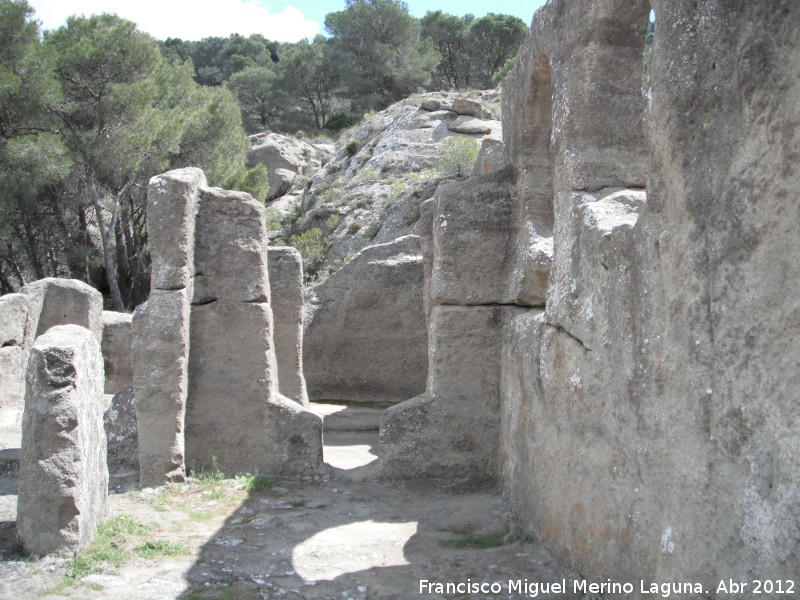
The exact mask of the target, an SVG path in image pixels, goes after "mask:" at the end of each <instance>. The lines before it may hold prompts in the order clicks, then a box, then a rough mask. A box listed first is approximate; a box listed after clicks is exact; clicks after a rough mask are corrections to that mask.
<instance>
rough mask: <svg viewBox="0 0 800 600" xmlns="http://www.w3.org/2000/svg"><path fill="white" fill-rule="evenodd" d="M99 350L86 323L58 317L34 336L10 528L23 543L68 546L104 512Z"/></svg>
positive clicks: (42, 550)
mask: <svg viewBox="0 0 800 600" xmlns="http://www.w3.org/2000/svg"><path fill="white" fill-rule="evenodd" d="M107 499H108V470H107V468H106V435H105V432H104V431H103V356H102V353H101V352H100V344H99V343H98V342H97V339H96V338H95V336H94V334H93V333H92V332H90V331H89V330H88V329H85V328H83V327H79V326H77V325H60V326H56V327H53V328H51V329H49V330H48V331H47V332H46V333H45V334H43V335H42V336H40V337H38V338H37V339H36V342H35V344H34V345H33V348H32V349H31V357H30V361H29V363H28V375H27V390H26V395H25V414H24V417H23V421H22V451H21V455H20V473H19V498H18V503H17V529H18V531H19V536H20V539H21V540H22V545H23V546H24V548H25V550H26V551H27V552H29V553H31V554H35V555H38V556H42V555H45V554H51V553H54V552H75V551H77V550H81V549H84V548H86V547H87V546H88V545H89V544H90V543H91V542H92V540H93V538H94V535H95V532H96V531H97V526H98V524H99V523H100V522H101V521H102V519H103V518H104V517H105V514H106V505H107Z"/></svg>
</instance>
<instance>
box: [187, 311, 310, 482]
mask: <svg viewBox="0 0 800 600" xmlns="http://www.w3.org/2000/svg"><path fill="white" fill-rule="evenodd" d="M271 318H272V315H271V311H270V308H269V305H268V304H265V303H247V302H235V301H231V300H225V299H223V300H217V301H216V302H213V303H211V304H206V305H202V306H194V307H192V336H191V345H192V353H191V360H190V368H189V373H190V377H189V382H190V385H189V399H188V404H187V412H186V461H187V465H188V466H189V467H190V468H193V469H203V468H208V467H210V466H211V464H212V459H213V458H214V457H216V459H217V461H218V465H219V468H220V469H221V470H222V471H223V472H225V473H227V474H230V475H233V474H241V473H248V472H249V473H262V474H273V475H276V474H291V475H298V474H306V473H311V472H316V471H318V470H319V468H320V467H321V464H322V421H321V419H319V417H317V416H316V415H313V414H312V413H309V412H306V411H304V410H303V409H302V407H301V406H300V405H299V404H297V403H295V402H292V401H290V400H287V399H286V398H283V397H281V396H280V395H279V394H278V385H277V377H276V373H277V370H276V366H275V355H274V350H273V348H272V346H271V341H272V323H271Z"/></svg>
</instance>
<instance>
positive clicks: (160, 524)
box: [0, 406, 578, 600]
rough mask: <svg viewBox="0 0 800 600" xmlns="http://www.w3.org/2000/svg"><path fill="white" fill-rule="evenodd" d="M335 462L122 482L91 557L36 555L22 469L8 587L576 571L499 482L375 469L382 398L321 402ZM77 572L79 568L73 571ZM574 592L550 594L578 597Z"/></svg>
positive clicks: (197, 592)
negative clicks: (305, 471)
mask: <svg viewBox="0 0 800 600" xmlns="http://www.w3.org/2000/svg"><path fill="white" fill-rule="evenodd" d="M316 410H317V411H318V412H321V413H323V414H325V415H326V417H325V418H326V444H325V458H326V462H327V463H328V472H327V473H325V474H324V475H323V476H320V477H318V478H316V479H313V480H306V481H265V480H262V479H258V478H238V479H220V478H218V477H215V476H214V474H213V473H206V474H202V475H200V476H199V477H198V478H196V479H193V480H191V481H189V482H187V483H185V484H180V485H170V486H167V487H163V488H156V489H138V488H137V487H136V486H130V485H126V484H125V483H124V482H120V481H118V482H116V483H115V484H114V485H115V488H116V489H115V490H114V492H115V493H114V494H113V495H112V496H111V502H110V504H111V514H110V515H109V518H110V521H109V525H107V526H106V528H105V529H106V533H105V535H100V536H99V537H98V540H99V543H98V542H96V543H95V546H94V547H93V549H92V550H91V551H90V552H88V553H87V554H85V555H84V557H83V558H79V559H73V558H69V557H62V558H52V557H51V558H45V559H41V560H37V559H31V558H24V557H22V556H21V555H20V554H19V549H18V548H17V546H16V544H15V534H16V531H15V524H14V519H15V513H16V478H15V476H14V475H13V473H8V472H7V473H6V474H5V475H3V476H2V477H0V555H1V556H0V598H7V599H11V598H13V599H15V600H23V599H27V598H39V597H42V596H44V595H50V596H53V597H65V598H75V599H78V598H80V599H94V598H113V599H117V598H118V599H134V598H135V599H137V600H162V599H164V600H166V599H184V600H189V599H192V600H199V599H206V598H207V599H217V600H250V599H253V600H255V599H265V598H307V599H311V598H315V599H334V598H337V599H339V598H353V599H356V598H363V599H366V598H375V599H377V598H383V599H389V598H393V599H394V598H396V599H403V598H412V597H418V596H422V597H428V598H529V597H531V595H530V589H529V591H528V593H525V592H520V591H516V590H515V591H509V584H508V582H509V581H517V580H521V581H522V582H523V584H524V583H525V582H524V580H526V579H527V581H528V583H529V584H530V583H540V582H542V583H543V582H558V581H561V580H562V579H566V580H567V583H568V584H569V586H571V581H572V579H574V578H575V574H574V573H571V572H569V571H568V570H566V569H564V568H563V567H562V566H560V565H559V564H558V563H557V562H556V561H555V560H554V559H553V558H552V557H550V556H549V555H548V554H547V552H546V551H545V550H544V549H543V548H542V547H541V546H540V545H538V544H537V543H535V542H532V541H531V540H529V539H526V538H524V537H522V536H518V535H515V534H514V532H513V531H509V528H508V524H507V515H506V512H505V510H504V509H503V503H502V502H501V498H500V497H499V496H498V495H497V494H496V493H495V492H494V491H493V490H492V489H474V488H471V487H467V486H465V485H463V484H460V483H458V482H449V483H441V482H439V483H436V482H407V483H397V482H387V481H380V480H378V479H376V478H375V476H374V475H375V473H374V467H375V465H376V464H377V463H376V460H377V457H376V452H377V432H376V431H375V430H374V427H375V423H376V415H377V414H378V413H377V411H375V409H364V408H358V409H342V408H341V407H335V406H327V407H325V406H323V407H320V406H317V407H316ZM70 574H71V575H74V577H69V576H68V575H70ZM421 580H428V581H431V582H441V583H447V582H451V583H457V582H471V583H481V582H486V583H493V582H499V583H500V585H501V592H500V593H491V592H490V593H485V594H481V593H476V594H469V593H451V594H448V593H438V592H437V591H436V589H435V588H434V587H432V588H430V593H428V592H426V593H423V594H420V581H421ZM569 592H571V588H570V589H568V593H565V594H561V593H559V594H554V595H552V596H548V595H546V594H545V595H540V596H539V597H559V598H572V597H578V596H574V595H570V593H569Z"/></svg>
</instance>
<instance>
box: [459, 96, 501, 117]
mask: <svg viewBox="0 0 800 600" xmlns="http://www.w3.org/2000/svg"><path fill="white" fill-rule="evenodd" d="M453 112H456V113H458V114H459V115H468V116H470V117H475V118H476V119H494V116H493V115H492V113H491V111H489V110H488V109H487V108H486V107H485V106H484V105H483V104H482V103H480V102H478V101H477V100H475V99H473V98H466V97H464V96H458V97H457V98H455V99H454V100H453Z"/></svg>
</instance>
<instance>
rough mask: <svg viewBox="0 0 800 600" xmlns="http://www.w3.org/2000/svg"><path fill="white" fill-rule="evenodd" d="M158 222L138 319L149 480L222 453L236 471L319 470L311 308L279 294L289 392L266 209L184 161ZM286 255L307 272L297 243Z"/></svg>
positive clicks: (139, 404)
mask: <svg viewBox="0 0 800 600" xmlns="http://www.w3.org/2000/svg"><path fill="white" fill-rule="evenodd" d="M148 223H149V224H150V225H149V228H148V234H149V244H150V253H151V257H152V278H151V292H150V297H149V299H148V301H147V302H146V303H145V304H143V305H141V306H140V307H138V308H137V310H136V312H135V313H134V316H133V385H134V389H135V395H136V416H137V425H138V435H139V462H140V481H141V483H142V485H160V484H163V483H164V482H166V481H170V480H180V479H182V478H183V477H184V476H185V472H186V468H187V466H188V467H190V468H193V469H205V468H209V467H211V466H212V462H214V461H216V464H217V466H218V467H219V468H220V469H221V470H222V471H224V472H225V473H228V474H231V475H232V474H237V473H246V472H250V473H260V474H263V475H279V474H310V473H315V472H317V471H318V470H319V469H320V467H321V465H322V422H321V419H320V418H319V417H317V416H316V415H314V414H313V413H311V412H309V411H307V410H306V409H305V408H304V405H305V404H306V403H307V399H306V397H305V394H304V391H303V384H302V371H301V363H300V358H299V351H298V344H299V343H300V342H299V340H300V339H301V338H299V333H298V328H299V327H300V324H301V320H300V317H301V311H300V310H298V309H297V306H295V308H294V309H292V307H291V301H289V304H290V306H289V309H288V310H287V308H286V306H285V305H284V304H283V303H282V302H279V303H278V304H279V305H280V308H279V311H278V313H279V314H280V315H281V316H280V319H279V322H280V328H279V337H278V340H279V342H280V344H281V347H282V348H283V349H284V350H285V351H286V353H287V358H286V359H285V360H281V362H280V367H281V369H282V370H281V377H283V380H284V385H283V388H282V389H283V391H285V392H286V393H287V394H290V395H291V397H292V399H289V398H287V397H285V396H283V395H281V393H280V391H279V390H280V389H281V388H280V384H279V383H278V381H279V377H278V373H279V371H278V362H277V360H276V346H275V343H274V336H273V329H274V323H275V322H274V317H273V310H272V306H273V304H272V302H271V300H270V282H269V275H268V262H269V259H268V254H267V232H266V224H265V215H264V206H263V205H262V204H260V203H259V202H257V201H256V200H254V199H253V198H252V197H250V196H249V195H247V194H244V193H239V192H229V191H225V190H220V189H216V188H208V187H207V186H206V182H205V176H204V175H203V173H202V171H200V170H198V169H181V170H177V171H171V172H170V173H167V174H165V175H162V176H160V177H155V178H153V179H152V180H151V182H150V190H149V194H148ZM274 263H275V264H276V266H278V265H280V267H279V268H281V269H284V271H283V272H285V273H288V274H289V276H290V277H294V279H297V278H298V269H299V262H298V261H297V259H296V257H295V258H293V257H292V255H291V252H289V253H287V252H285V251H284V252H282V253H280V254H276V255H275V257H274ZM278 281H282V279H281V278H280V277H278ZM281 285H284V286H288V287H291V284H290V283H289V282H288V279H287V280H286V281H282V283H281ZM294 293H295V300H296V301H297V302H299V295H298V294H297V291H296V290H295V292H294ZM290 322H293V323H294V336H295V337H294V338H293V337H292V333H291V332H290V331H289V330H290V329H291V327H287V324H290Z"/></svg>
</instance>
